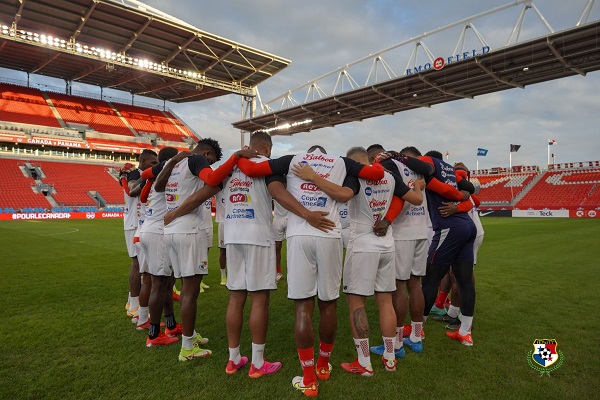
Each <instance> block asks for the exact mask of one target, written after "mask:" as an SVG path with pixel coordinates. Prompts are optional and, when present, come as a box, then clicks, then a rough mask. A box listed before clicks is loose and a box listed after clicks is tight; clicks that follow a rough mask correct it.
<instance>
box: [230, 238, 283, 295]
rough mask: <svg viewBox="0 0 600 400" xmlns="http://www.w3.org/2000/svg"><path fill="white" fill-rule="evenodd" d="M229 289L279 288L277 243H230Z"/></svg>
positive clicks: (251, 290)
mask: <svg viewBox="0 0 600 400" xmlns="http://www.w3.org/2000/svg"><path fill="white" fill-rule="evenodd" d="M225 248H226V249H227V289H229V290H247V291H249V292H255V291H257V290H275V289H277V280H276V279H275V275H276V274H277V271H276V268H275V245H274V244H273V245H272V246H257V245H254V244H233V243H228V244H227V245H226V246H225Z"/></svg>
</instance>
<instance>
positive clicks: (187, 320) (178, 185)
mask: <svg viewBox="0 0 600 400" xmlns="http://www.w3.org/2000/svg"><path fill="white" fill-rule="evenodd" d="M222 154H223V153H222V150H221V146H220V145H219V143H218V142H217V141H216V140H213V139H209V138H207V139H202V140H200V141H199V142H198V144H197V146H196V147H195V148H194V150H192V155H190V156H189V157H187V158H184V159H182V160H181V161H178V162H176V163H175V162H174V160H177V159H175V158H173V159H171V160H170V161H169V162H167V163H166V164H165V166H164V168H163V169H162V171H161V172H160V173H159V175H158V176H157V177H156V182H155V189H156V190H157V191H162V190H164V191H165V197H166V201H167V210H174V209H176V208H177V207H179V205H180V204H181V203H182V202H183V201H184V200H185V199H186V198H187V197H189V196H191V195H192V194H193V193H194V192H196V191H197V190H199V189H200V188H202V187H203V186H204V185H205V184H207V185H209V186H212V187H213V188H214V186H215V185H217V184H218V183H219V182H221V181H222V180H223V179H224V178H225V177H226V176H227V175H228V174H229V172H230V171H231V169H232V168H233V167H234V166H235V163H236V161H237V159H238V157H240V156H244V155H245V154H244V153H243V152H237V153H236V154H234V155H232V156H231V157H230V158H229V159H228V160H227V161H226V162H225V163H223V164H222V165H221V166H220V167H219V168H217V169H215V170H214V171H213V170H212V169H211V168H210V165H211V164H213V163H215V162H216V161H218V160H220V159H221V157H222ZM215 189H216V190H215V191H214V192H213V193H212V194H210V196H212V195H214V194H215V193H216V192H217V191H218V188H215ZM210 196H209V197H210ZM203 229H204V219H203V217H202V210H200V209H196V210H194V211H193V212H191V213H189V214H186V215H183V216H181V217H179V218H177V219H175V220H174V221H173V222H171V223H170V224H168V225H165V229H164V236H165V247H166V249H167V254H168V256H169V261H170V263H171V265H172V266H173V271H174V273H175V277H177V278H179V277H181V278H182V282H183V289H182V296H181V297H182V298H181V321H182V326H183V334H182V341H181V342H182V343H181V344H182V347H181V351H180V353H179V360H180V361H188V360H192V359H194V358H202V357H208V356H210V354H212V352H211V351H210V350H206V349H202V348H200V347H199V343H200V340H199V338H198V334H197V332H196V330H195V325H196V311H197V300H198V294H199V292H200V283H201V282H202V278H203V276H204V275H206V274H207V273H208V270H207V254H206V249H207V248H208V244H207V243H206V234H205V233H204V232H203V231H202V230H203Z"/></svg>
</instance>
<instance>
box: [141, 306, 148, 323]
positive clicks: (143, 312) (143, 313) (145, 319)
mask: <svg viewBox="0 0 600 400" xmlns="http://www.w3.org/2000/svg"><path fill="white" fill-rule="evenodd" d="M149 313H150V311H149V310H148V307H141V306H140V308H139V312H138V315H139V319H138V325H141V324H145V323H146V322H148V317H149Z"/></svg>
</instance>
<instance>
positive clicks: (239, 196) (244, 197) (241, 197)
mask: <svg viewBox="0 0 600 400" xmlns="http://www.w3.org/2000/svg"><path fill="white" fill-rule="evenodd" d="M229 201H230V202H231V203H233V204H236V203H250V195H249V194H243V193H236V194H232V195H231V196H229Z"/></svg>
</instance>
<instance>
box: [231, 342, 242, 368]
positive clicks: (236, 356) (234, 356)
mask: <svg viewBox="0 0 600 400" xmlns="http://www.w3.org/2000/svg"><path fill="white" fill-rule="evenodd" d="M229 359H230V360H231V361H233V363H234V364H238V363H239V362H240V360H241V359H242V355H241V354H240V346H238V347H235V348H231V347H230V348H229Z"/></svg>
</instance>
